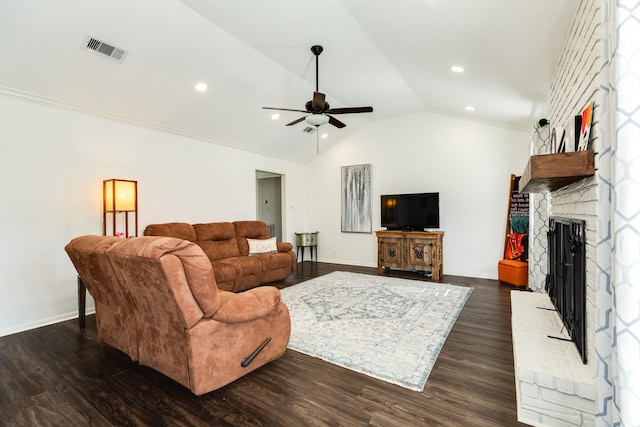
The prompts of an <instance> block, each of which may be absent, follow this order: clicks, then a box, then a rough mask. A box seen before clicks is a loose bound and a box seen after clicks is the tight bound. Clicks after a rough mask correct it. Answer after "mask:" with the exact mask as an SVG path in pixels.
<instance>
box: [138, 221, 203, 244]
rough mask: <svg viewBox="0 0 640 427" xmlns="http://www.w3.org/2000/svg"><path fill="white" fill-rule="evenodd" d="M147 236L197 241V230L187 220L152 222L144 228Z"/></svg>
mask: <svg viewBox="0 0 640 427" xmlns="http://www.w3.org/2000/svg"><path fill="white" fill-rule="evenodd" d="M144 235H145V236H167V237H175V238H176V239H182V240H188V241H190V242H195V241H196V231H195V230H194V229H193V226H192V225H191V224H187V223H185V222H169V223H166V224H150V225H147V227H146V228H145V229H144Z"/></svg>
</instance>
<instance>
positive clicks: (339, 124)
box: [329, 116, 346, 129]
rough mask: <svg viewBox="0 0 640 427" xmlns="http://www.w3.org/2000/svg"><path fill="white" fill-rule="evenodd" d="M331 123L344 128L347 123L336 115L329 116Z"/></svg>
mask: <svg viewBox="0 0 640 427" xmlns="http://www.w3.org/2000/svg"><path fill="white" fill-rule="evenodd" d="M329 123H330V124H332V125H334V126H335V127H337V128H338V129H342V128H343V127H345V126H346V125H345V124H344V123H342V122H341V121H340V120H338V119H336V118H335V117H331V116H329Z"/></svg>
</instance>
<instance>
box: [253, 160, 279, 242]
mask: <svg viewBox="0 0 640 427" xmlns="http://www.w3.org/2000/svg"><path fill="white" fill-rule="evenodd" d="M282 183H283V175H281V174H279V173H273V172H266V171H260V170H257V171H256V219H258V220H260V221H264V222H265V223H266V224H267V226H268V227H269V233H270V234H271V237H275V238H276V240H277V241H278V242H282V223H283V221H282Z"/></svg>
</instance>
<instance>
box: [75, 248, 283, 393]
mask: <svg viewBox="0 0 640 427" xmlns="http://www.w3.org/2000/svg"><path fill="white" fill-rule="evenodd" d="M65 250H66V252H67V254H68V255H69V257H70V258H71V261H72V262H73V264H74V266H75V268H76V270H77V271H78V275H79V277H80V279H81V280H82V281H83V282H84V285H85V286H86V288H87V289H88V291H89V293H90V294H91V296H92V297H93V298H94V300H95V307H96V323H97V329H98V337H99V339H100V341H101V342H103V343H105V344H108V345H110V346H113V347H115V348H117V349H119V350H121V351H123V352H124V353H126V354H128V355H129V356H130V357H131V359H132V360H134V361H138V362H139V363H140V364H141V365H145V366H149V367H151V368H153V369H155V370H157V371H159V372H161V373H163V374H164V375H166V376H168V377H170V378H172V379H174V380H175V381H177V382H179V383H180V384H182V385H184V386H185V387H187V388H189V389H190V390H191V392H193V393H194V394H196V395H200V394H203V393H207V392H209V391H212V390H215V389H217V388H220V387H223V386H224V385H226V384H229V383H230V382H232V381H234V380H236V379H238V378H240V377H241V376H243V375H245V374H247V373H249V372H251V371H253V370H255V369H257V368H259V367H260V366H263V365H265V364H266V363H268V362H270V361H272V360H275V359H277V358H279V357H280V356H282V355H283V354H284V352H285V350H286V347H287V344H288V342H289V336H290V334H291V321H290V317H289V311H288V309H287V307H286V306H285V305H284V303H282V302H281V301H280V292H279V290H278V289H277V288H275V287H273V286H262V287H258V288H255V289H250V290H248V291H245V292H241V293H233V292H227V291H224V290H220V289H218V286H216V280H215V277H214V274H213V269H212V267H211V262H210V261H209V259H208V258H207V256H206V255H205V254H204V252H203V251H202V249H201V248H200V247H199V246H198V245H196V244H195V243H192V242H189V241H186V240H180V239H176V238H172V237H134V238H129V239H123V238H118V237H102V236H82V237H77V238H75V239H73V240H71V242H69V244H67V245H66V246H65Z"/></svg>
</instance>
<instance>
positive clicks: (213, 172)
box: [0, 96, 305, 336]
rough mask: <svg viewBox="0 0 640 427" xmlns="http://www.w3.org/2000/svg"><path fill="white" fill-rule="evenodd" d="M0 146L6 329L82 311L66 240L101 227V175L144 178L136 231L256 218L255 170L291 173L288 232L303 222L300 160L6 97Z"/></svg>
mask: <svg viewBox="0 0 640 427" xmlns="http://www.w3.org/2000/svg"><path fill="white" fill-rule="evenodd" d="M0 150H1V151H0V198H1V200H2V202H1V209H0V236H2V247H1V249H0V272H1V276H0V277H1V279H0V336H2V335H7V334H10V333H13V332H17V331H20V330H25V329H30V328H33V327H36V326H40V325H44V324H48V323H52V322H57V321H60V320H63V319H67V318H71V317H75V316H76V315H77V299H76V274H75V270H74V268H73V266H72V264H71V262H70V261H69V259H68V257H67V255H66V253H65V252H64V246H65V245H66V244H67V243H68V242H69V240H71V239H72V238H73V237H76V236H79V235H83V234H101V233H102V223H101V221H102V215H101V209H102V201H101V200H102V180H104V179H108V178H122V179H132V180H137V181H138V193H139V207H140V229H139V232H140V234H141V233H142V231H143V230H144V227H145V225H147V224H150V223H159V222H168V221H184V222H190V223H195V222H210V221H233V220H240V219H255V216H256V206H255V203H256V188H255V187H256V184H255V182H256V180H255V171H256V169H260V170H268V171H273V172H277V173H281V174H283V175H285V176H284V179H285V182H286V185H285V187H286V191H285V194H284V197H285V199H286V203H287V206H289V207H291V209H290V210H288V211H287V212H286V213H285V215H286V224H285V230H284V235H285V236H284V237H285V239H286V240H289V241H291V240H292V239H293V232H294V231H296V230H298V229H300V228H301V227H302V225H303V224H304V211H305V207H304V200H305V195H304V194H305V193H304V191H305V167H304V166H303V165H300V164H296V163H291V162H287V161H282V160H278V159H274V158H271V157H266V156H262V155H258V154H254V153H249V152H245V151H240V150H236V149H232V148H229V147H225V146H219V145H215V144H211V143H208V142H203V141H200V140H195V139H193V138H187V137H183V136H179V135H176V134H170V133H166V132H162V131H157V130H154V129H151V128H146V127H141V126H137V125H133V124H129V123H124V122H118V121H114V120H111V119H107V118H102V117H96V116H92V115H88V114H84V113H82V112H77V111H71V110H65V109H62V108H58V107H54V106H50V105H46V104H41V103H36V102H32V101H27V100H22V99H18V98H12V97H9V96H0ZM92 304H93V302H92V301H89V302H88V305H89V307H90V309H91V308H92Z"/></svg>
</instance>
